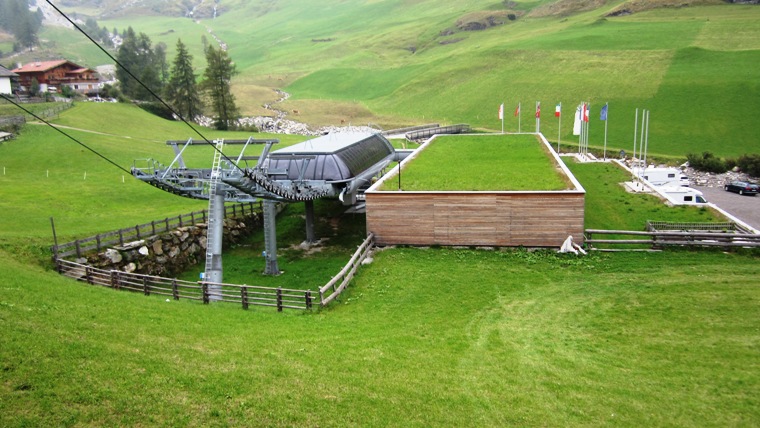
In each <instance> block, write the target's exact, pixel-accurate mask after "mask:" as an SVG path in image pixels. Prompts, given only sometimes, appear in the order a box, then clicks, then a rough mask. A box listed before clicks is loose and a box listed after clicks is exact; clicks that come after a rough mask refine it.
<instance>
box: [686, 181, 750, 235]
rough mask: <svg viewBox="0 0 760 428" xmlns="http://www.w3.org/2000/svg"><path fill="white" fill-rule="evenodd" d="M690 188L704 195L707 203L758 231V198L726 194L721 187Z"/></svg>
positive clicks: (731, 193)
mask: <svg viewBox="0 0 760 428" xmlns="http://www.w3.org/2000/svg"><path fill="white" fill-rule="evenodd" d="M692 187H694V188H695V189H697V190H699V191H701V192H702V193H704V195H705V199H707V201H708V202H712V203H714V204H715V205H717V206H719V207H721V208H722V209H723V210H725V211H727V212H729V213H731V215H733V216H734V217H736V218H738V219H740V220H742V221H743V222H745V223H747V224H749V225H750V226H752V227H754V228H755V229H758V230H760V196H746V195H739V194H737V193H733V192H726V191H725V190H723V188H722V187H700V186H692Z"/></svg>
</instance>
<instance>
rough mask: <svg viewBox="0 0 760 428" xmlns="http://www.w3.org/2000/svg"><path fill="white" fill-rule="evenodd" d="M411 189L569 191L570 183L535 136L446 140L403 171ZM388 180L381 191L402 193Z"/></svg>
mask: <svg viewBox="0 0 760 428" xmlns="http://www.w3.org/2000/svg"><path fill="white" fill-rule="evenodd" d="M401 188H402V189H404V190H407V191H488V190H491V191H502V190H565V189H567V188H568V185H567V183H566V180H565V179H564V177H563V175H562V174H561V172H559V171H558V168H557V166H556V165H555V164H554V161H553V160H552V158H551V157H550V156H549V155H548V154H547V151H546V149H545V148H544V146H543V145H542V144H541V143H540V142H539V140H538V138H537V137H536V136H535V135H467V136H442V137H438V138H436V139H435V140H434V141H433V142H432V143H431V144H430V145H429V146H428V147H426V148H425V149H424V150H423V151H422V152H420V153H419V155H418V156H417V158H415V159H413V160H412V161H410V162H409V163H408V164H406V166H405V167H404V169H403V170H402V173H401ZM397 189H398V184H397V182H396V181H394V180H389V181H387V182H386V183H384V185H383V186H382V189H381V190H397Z"/></svg>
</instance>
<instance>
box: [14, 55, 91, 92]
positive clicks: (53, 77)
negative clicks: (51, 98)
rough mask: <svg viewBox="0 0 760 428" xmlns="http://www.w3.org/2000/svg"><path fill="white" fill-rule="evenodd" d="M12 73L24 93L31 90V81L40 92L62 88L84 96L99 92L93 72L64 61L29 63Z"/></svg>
mask: <svg viewBox="0 0 760 428" xmlns="http://www.w3.org/2000/svg"><path fill="white" fill-rule="evenodd" d="M13 72H14V73H16V74H17V75H18V76H19V85H20V86H21V90H22V91H26V92H28V91H29V89H30V88H31V86H32V80H33V79H36V80H37V83H38V84H39V85H40V92H60V91H61V88H62V87H63V86H68V87H69V88H71V89H72V90H73V91H74V92H76V93H79V94H85V95H88V94H97V93H98V92H100V78H99V77H98V74H97V72H96V71H95V70H93V69H90V68H87V67H82V66H80V65H77V64H74V63H73V62H71V61H68V60H65V59H61V60H57V61H42V62H31V63H28V64H25V65H23V66H21V67H19V68H16V69H14V70H13Z"/></svg>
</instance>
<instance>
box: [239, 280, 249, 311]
mask: <svg viewBox="0 0 760 428" xmlns="http://www.w3.org/2000/svg"><path fill="white" fill-rule="evenodd" d="M240 301H241V302H243V309H246V310H247V309H248V287H246V286H245V285H244V286H242V287H240Z"/></svg>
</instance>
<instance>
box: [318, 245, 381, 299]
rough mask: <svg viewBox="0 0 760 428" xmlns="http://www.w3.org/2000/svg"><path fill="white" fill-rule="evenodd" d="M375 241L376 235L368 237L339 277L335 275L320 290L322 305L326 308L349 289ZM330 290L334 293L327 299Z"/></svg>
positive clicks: (339, 273)
mask: <svg viewBox="0 0 760 428" xmlns="http://www.w3.org/2000/svg"><path fill="white" fill-rule="evenodd" d="M374 239H375V235H373V234H372V233H370V234H369V236H367V239H365V240H364V242H362V244H361V245H360V246H359V248H357V249H356V251H355V252H354V255H353V256H351V259H350V260H349V261H348V263H347V264H346V266H344V267H343V269H341V270H340V272H338V274H337V275H335V276H334V277H333V278H332V279H331V280H330V281H329V282H328V283H327V284H325V285H324V287H321V288H320V289H319V301H320V305H322V306H325V305H327V304H328V303H330V302H332V301H333V300H334V299H335V298H336V297H338V295H340V293H342V292H343V290H345V289H346V287H348V284H349V283H350V282H351V280H352V279H353V278H354V274H355V273H356V270H357V269H359V266H360V265H361V263H362V262H363V261H364V259H366V258H367V255H368V254H369V252H370V251H371V250H372V248H373V247H374V244H375V241H374ZM338 281H340V284H338ZM336 284H337V287H336ZM330 290H332V293H330V294H329V295H328V296H327V297H325V293H327V292H329V291H330Z"/></svg>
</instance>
